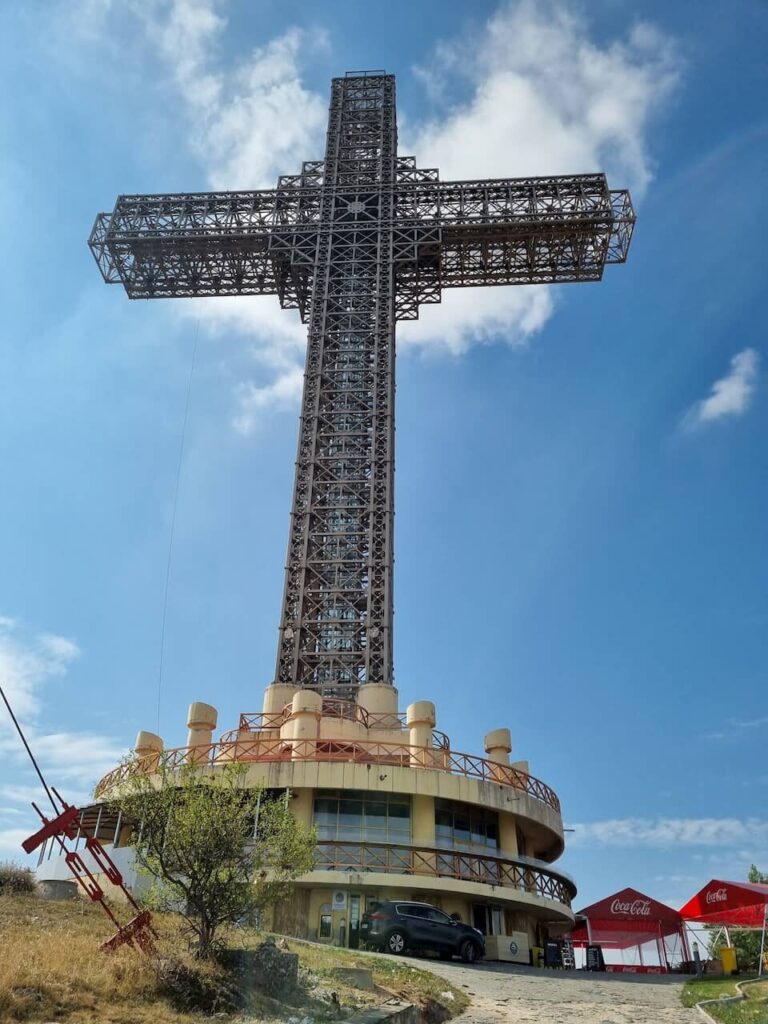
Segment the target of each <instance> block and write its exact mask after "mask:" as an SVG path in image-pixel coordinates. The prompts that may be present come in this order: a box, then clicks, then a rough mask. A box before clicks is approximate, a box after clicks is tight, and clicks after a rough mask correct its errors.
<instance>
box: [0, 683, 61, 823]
mask: <svg viewBox="0 0 768 1024" xmlns="http://www.w3.org/2000/svg"><path fill="white" fill-rule="evenodd" d="M0 697H2V698H3V703H4V704H5V706H6V707H7V708H8V714H9V715H10V716H11V721H12V722H13V724H14V725H15V726H16V732H17V733H18V734H19V738H20V739H21V742H22V743H23V744H24V747H25V749H26V751H27V753H28V754H29V759H30V761H31V762H32V767H33V768H34V769H35V771H36V772H37V777H38V778H39V779H40V782H41V783H42V785H43V789H44V790H45V792H46V793H47V794H48V799H49V800H50V801H51V804H52V806H53V809H54V811H55V812H56V813H57V814H58V813H59V808H58V807H57V806H56V801H55V800H54V799H53V796H52V794H51V791H50V789H49V788H48V783H47V782H46V781H45V778H44V777H43V773H42V772H41V771H40V767H39V765H38V763H37V761H36V760H35V755H34V754H33V753H32V750H31V748H30V746H29V744H28V743H27V737H26V736H25V735H24V732H23V730H22V728H21V726H20V725H19V720H18V719H17V718H16V715H14V713H13V708H12V707H11V704H10V701H9V700H8V698H7V697H6V696H5V691H4V690H3V688H2V686H0Z"/></svg>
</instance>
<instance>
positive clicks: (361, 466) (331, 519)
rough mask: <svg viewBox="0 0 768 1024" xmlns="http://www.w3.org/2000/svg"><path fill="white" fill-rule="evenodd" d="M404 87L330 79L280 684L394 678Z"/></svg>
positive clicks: (353, 683)
mask: <svg viewBox="0 0 768 1024" xmlns="http://www.w3.org/2000/svg"><path fill="white" fill-rule="evenodd" d="M396 155H397V123H396V116H395V81H394V77H392V76H384V75H366V76H360V77H350V76H347V77H346V78H337V79H335V80H334V82H333V87H332V92H331V106H330V113H329V120H328V136H327V142H326V150H325V164H324V188H323V196H322V199H321V200H320V210H319V219H318V225H317V239H316V246H317V254H316V259H315V273H314V281H313V287H312V295H311V299H310V306H309V339H308V348H307V364H306V375H305V383H304V395H303V399H302V409H301V421H300V426H299V446H298V456H297V462H296V482H295V487H294V498H293V510H292V514H291V527H290V539H289V543H288V564H287V567H286V573H285V591H284V596H283V609H282V616H281V621H280V639H279V644H278V654H277V668H276V672H275V679H276V681H277V682H286V683H294V684H297V685H300V686H309V687H312V688H313V689H316V690H318V691H320V692H322V693H325V694H328V695H332V696H350V695H352V696H354V693H355V691H356V689H357V687H358V686H359V685H360V684H361V683H365V682H377V683H382V682H384V683H391V682H392V568H393V547H392V541H393V516H394V508H393V486H394V397H395V395H394V391H395V386H394V370H395V366H394V363H395V307H394V280H393V252H392V249H393V223H394V188H395V174H396Z"/></svg>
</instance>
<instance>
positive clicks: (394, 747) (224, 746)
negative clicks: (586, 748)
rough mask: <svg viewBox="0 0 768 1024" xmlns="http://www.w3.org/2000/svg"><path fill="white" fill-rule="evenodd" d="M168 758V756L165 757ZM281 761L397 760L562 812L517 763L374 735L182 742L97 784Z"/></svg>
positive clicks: (123, 767) (104, 787)
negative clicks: (189, 767)
mask: <svg viewBox="0 0 768 1024" xmlns="http://www.w3.org/2000/svg"><path fill="white" fill-rule="evenodd" d="M161 758H162V761H161ZM279 761H296V762H300V761H314V762H321V763H325V762H342V763H346V764H371V765H373V764H375V765H391V766H397V767H403V768H414V769H421V770H430V771H441V772H447V773H449V774H450V775H459V776H464V777H465V778H470V779H479V780H480V781H482V782H492V783H495V784H497V785H500V786H509V787H511V788H512V789H516V790H520V791H521V792H523V793H527V794H528V796H531V797H533V798H534V799H535V800H540V801H541V802H542V803H544V804H546V805H547V806H548V807H551V808H552V809H553V810H554V811H556V812H557V813H558V814H559V813H560V801H559V800H558V798H557V794H556V793H555V792H554V790H552V789H550V787H549V786H547V785H546V784H545V783H543V782H542V781H541V780H540V779H537V778H534V776H533V775H528V774H526V773H525V772H521V771H520V770H519V769H517V768H513V767H512V765H508V764H498V763H497V762H496V761H487V760H486V759H485V758H483V757H475V756H473V755H472V754H462V753H460V752H459V751H457V750H449V749H445V748H443V747H414V746H410V745H409V744H406V743H398V742H393V743H378V742H374V741H371V740H328V739H306V740H284V739H280V738H279V737H272V738H264V737H262V736H259V735H258V734H256V735H255V736H254V738H250V737H246V738H245V739H242V738H241V739H236V740H233V741H231V742H226V743H212V744H211V745H210V746H200V747H177V748H175V749H172V750H165V751H163V753H162V754H151V755H149V756H145V757H136V758H134V759H133V760H131V761H127V762H126V763H125V764H121V765H119V766H118V767H117V768H115V769H113V770H112V771H111V772H109V773H108V774H107V775H105V776H104V778H103V779H101V780H100V782H99V783H98V784H97V786H96V790H95V793H94V796H95V797H99V796H100V795H101V794H102V793H104V792H105V791H106V790H108V789H109V788H110V787H111V786H114V785H117V784H118V783H120V782H123V781H124V780H126V779H129V778H131V777H132V776H135V775H141V774H151V773H153V772H156V771H157V770H158V768H159V767H160V766H161V764H162V767H163V768H165V769H167V770H171V771H173V770H175V769H177V768H181V767H182V766H183V765H185V764H195V765H196V766H197V767H199V768H200V767H205V766H209V767H215V766H216V765H223V764H231V763H233V762H234V763H238V764H242V763H251V762H261V763H271V762H279Z"/></svg>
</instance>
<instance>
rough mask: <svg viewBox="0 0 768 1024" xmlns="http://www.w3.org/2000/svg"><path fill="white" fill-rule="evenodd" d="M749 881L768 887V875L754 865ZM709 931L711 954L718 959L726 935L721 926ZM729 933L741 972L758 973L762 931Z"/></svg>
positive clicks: (748, 875)
mask: <svg viewBox="0 0 768 1024" xmlns="http://www.w3.org/2000/svg"><path fill="white" fill-rule="evenodd" d="M747 881H748V882H753V883H755V884H757V885H768V875H766V874H763V872H761V871H758V869H757V867H756V866H755V865H754V864H753V865H752V866H751V867H750V869H749V871H748V872H747ZM707 931H708V932H709V934H710V936H711V938H710V941H709V949H710V952H711V954H712V956H713V957H717V956H719V954H720V950H721V949H722V948H723V946H725V935H724V934H723V932H722V929H721V927H720V926H719V925H708V926H707ZM728 931H729V933H730V936H731V942H732V944H733V948H734V949H735V950H736V962H737V963H738V965H739V968H740V970H742V971H756V970H757V966H758V960H759V959H760V938H761V934H760V931H759V930H756V929H753V928H729V929H728Z"/></svg>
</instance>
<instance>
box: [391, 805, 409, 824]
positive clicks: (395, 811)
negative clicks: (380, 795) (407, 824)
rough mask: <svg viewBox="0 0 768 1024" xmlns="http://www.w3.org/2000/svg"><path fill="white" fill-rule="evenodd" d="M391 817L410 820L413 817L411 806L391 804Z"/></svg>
mask: <svg viewBox="0 0 768 1024" xmlns="http://www.w3.org/2000/svg"><path fill="white" fill-rule="evenodd" d="M389 817H390V818H398V819H400V820H409V819H410V817H411V808H410V806H409V805H408V804H393V803H390V805H389Z"/></svg>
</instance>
